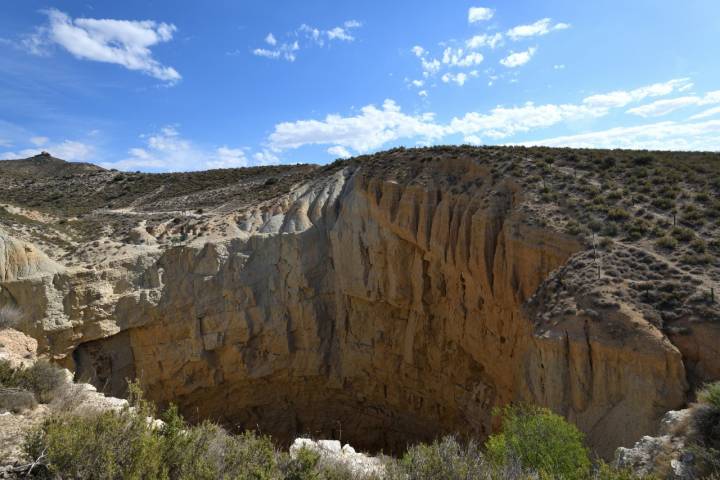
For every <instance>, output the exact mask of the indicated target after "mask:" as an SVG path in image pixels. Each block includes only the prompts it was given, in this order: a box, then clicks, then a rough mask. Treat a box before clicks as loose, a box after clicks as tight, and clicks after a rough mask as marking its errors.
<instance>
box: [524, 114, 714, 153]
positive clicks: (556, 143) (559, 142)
mask: <svg viewBox="0 0 720 480" xmlns="http://www.w3.org/2000/svg"><path fill="white" fill-rule="evenodd" d="M523 144H524V145H528V146H530V145H545V146H549V147H574V148H630V149H643V150H709V151H718V150H720V120H709V121H706V122H691V123H683V122H659V123H651V124H648V125H640V126H634V127H615V128H610V129H607V130H601V131H597V132H590V133H582V134H578V135H567V136H561V137H554V138H547V139H544V140H537V141H532V142H524V143H523Z"/></svg>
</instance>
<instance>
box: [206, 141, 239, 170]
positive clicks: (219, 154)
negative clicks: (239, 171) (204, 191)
mask: <svg viewBox="0 0 720 480" xmlns="http://www.w3.org/2000/svg"><path fill="white" fill-rule="evenodd" d="M247 164H248V161H247V158H246V157H245V151H244V150H242V149H240V148H228V147H226V146H222V147H220V148H218V149H217V150H216V158H214V159H212V160H209V161H208V162H207V167H208V168H238V167H246V166H247Z"/></svg>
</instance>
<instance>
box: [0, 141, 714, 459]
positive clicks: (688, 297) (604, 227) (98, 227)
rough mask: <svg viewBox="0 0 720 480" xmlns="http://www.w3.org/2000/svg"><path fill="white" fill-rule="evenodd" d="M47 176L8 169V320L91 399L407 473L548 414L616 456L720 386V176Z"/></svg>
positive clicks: (646, 157)
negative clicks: (130, 382)
mask: <svg viewBox="0 0 720 480" xmlns="http://www.w3.org/2000/svg"><path fill="white" fill-rule="evenodd" d="M24 162H25V163H24V164H23V165H24V166H23V168H17V167H14V168H11V167H13V166H16V165H18V164H14V163H12V162H0V177H2V182H0V205H5V207H4V209H2V211H0V239H2V240H0V272H9V273H5V274H3V275H4V276H2V278H0V305H4V304H9V305H13V306H16V307H19V308H20V309H21V310H22V312H23V317H22V319H21V321H20V322H19V328H20V329H22V330H24V331H25V332H28V333H30V334H31V335H32V336H33V337H35V338H36V339H37V340H38V342H39V344H40V349H41V352H43V353H46V354H48V355H51V356H52V357H53V358H54V359H55V360H56V361H58V362H59V363H62V364H64V365H66V366H68V367H70V368H72V369H73V370H74V371H75V372H76V373H77V375H78V377H81V378H89V379H91V380H92V381H93V382H94V383H95V384H96V385H98V386H99V387H102V388H105V389H107V390H108V391H110V392H111V393H115V394H118V393H122V390H123V388H124V379H125V378H126V377H134V376H137V377H138V378H140V379H141V381H142V383H143V384H144V386H145V387H146V390H147V392H148V394H149V396H150V397H151V398H152V399H154V400H157V401H159V402H161V403H165V402H170V401H172V402H176V403H178V404H179V405H180V406H181V408H182V409H183V410H184V411H185V412H186V414H187V415H188V416H189V418H191V419H201V418H212V419H216V420H220V421H222V422H224V423H226V424H227V425H230V426H233V427H237V428H256V427H259V428H260V429H261V430H262V431H263V432H266V433H270V434H272V435H273V436H275V437H277V438H278V439H280V440H283V441H289V440H291V439H293V438H294V437H295V436H297V435H298V434H301V433H312V434H316V435H319V436H322V437H325V438H329V437H333V436H335V437H338V436H341V435H342V438H343V439H344V440H348V441H350V442H351V443H352V444H353V445H357V446H359V447H360V448H367V449H384V450H385V451H386V452H387V451H398V450H400V449H402V448H403V447H404V446H405V445H406V444H407V443H411V442H414V441H417V440H427V439H430V438H432V437H434V436H436V435H438V434H440V433H443V432H460V433H463V434H471V435H476V436H480V437H484V436H485V435H487V434H488V433H489V432H490V431H491V429H492V415H491V412H492V409H493V407H494V406H497V405H502V404H504V403H506V402H510V401H527V402H533V403H538V404H542V405H547V406H549V407H551V408H553V409H554V410H556V411H558V412H560V413H562V414H564V415H566V416H567V417H568V418H569V419H571V420H572V421H574V422H575V423H577V424H578V425H579V426H580V428H581V429H583V430H584V431H585V432H586V433H587V434H588V438H589V441H590V443H591V445H592V446H593V447H594V448H595V449H596V450H597V451H598V452H599V453H601V454H603V455H609V454H611V453H612V451H613V449H614V448H615V447H617V446H619V445H631V444H632V443H633V442H634V441H635V440H637V439H638V438H639V437H640V436H641V435H643V434H646V433H652V432H653V431H654V430H655V428H656V425H657V421H658V419H659V418H660V416H661V415H662V414H663V413H664V412H666V411H667V410H670V409H674V408H678V407H681V406H683V405H684V404H685V403H686V402H687V401H688V399H690V398H692V395H693V388H694V387H695V386H696V385H698V384H699V383H701V382H703V381H707V380H711V379H718V378H720V355H719V354H720V352H719V351H718V348H719V347H718V346H719V345H720V308H719V307H718V303H717V302H718V299H717V298H713V297H712V293H711V292H712V290H713V289H714V290H715V295H717V290H718V289H717V285H718V281H719V280H720V268H719V267H718V248H719V246H720V244H719V243H718V237H717V233H718V217H720V204H719V203H718V201H717V195H718V192H719V191H720V180H719V179H720V176H719V175H718V173H719V172H720V161H719V160H718V156H717V155H710V154H691V153H676V154H671V153H664V152H653V153H648V152H629V151H612V152H609V151H572V150H557V149H555V150H553V149H524V148H499V147H497V148H470V147H435V148H426V149H413V150H405V149H397V150H393V151H389V152H384V153H380V154H377V155H374V156H370V157H360V158H356V159H352V160H349V161H345V162H336V163H335V164H332V165H329V166H326V167H315V166H309V165H298V166H292V167H273V168H268V169H245V170H242V169H241V170H221V171H212V172H200V173H185V174H165V175H150V174H139V173H135V174H132V173H120V172H111V171H106V170H102V169H99V168H96V167H90V166H86V165H83V166H81V167H76V166H75V165H74V164H64V163H62V162H61V163H58V162H59V161H56V160H54V159H48V158H47V157H43V158H34V159H28V160H25V161H24ZM27 165H30V166H31V167H32V168H29V167H27ZM38 169H39V170H40V171H41V172H43V174H42V175H38V174H37V173H33V172H36V171H37V170H38ZM31 243H33V244H34V245H31ZM40 250H43V251H44V252H45V254H46V255H45V254H43V253H42V252H41V251H40Z"/></svg>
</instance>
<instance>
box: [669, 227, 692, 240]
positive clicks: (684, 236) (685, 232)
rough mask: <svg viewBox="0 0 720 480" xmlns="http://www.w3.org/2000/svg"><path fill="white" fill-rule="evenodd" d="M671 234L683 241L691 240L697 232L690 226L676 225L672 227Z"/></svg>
mask: <svg viewBox="0 0 720 480" xmlns="http://www.w3.org/2000/svg"><path fill="white" fill-rule="evenodd" d="M671 234H672V236H673V237H675V238H676V239H678V240H679V241H681V242H689V241H690V240H692V239H693V238H695V232H693V231H692V230H690V229H689V228H683V227H675V228H673V229H672V232H671Z"/></svg>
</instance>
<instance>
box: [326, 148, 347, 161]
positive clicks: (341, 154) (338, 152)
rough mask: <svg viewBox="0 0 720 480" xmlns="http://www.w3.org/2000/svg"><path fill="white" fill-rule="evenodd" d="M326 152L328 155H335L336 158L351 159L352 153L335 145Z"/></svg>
mask: <svg viewBox="0 0 720 480" xmlns="http://www.w3.org/2000/svg"><path fill="white" fill-rule="evenodd" d="M327 152H328V153H329V154H330V155H335V156H336V157H338V158H348V157H352V153H350V151H349V150H348V149H347V148H345V147H341V146H340V145H336V146H334V147H330V148H328V149H327Z"/></svg>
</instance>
